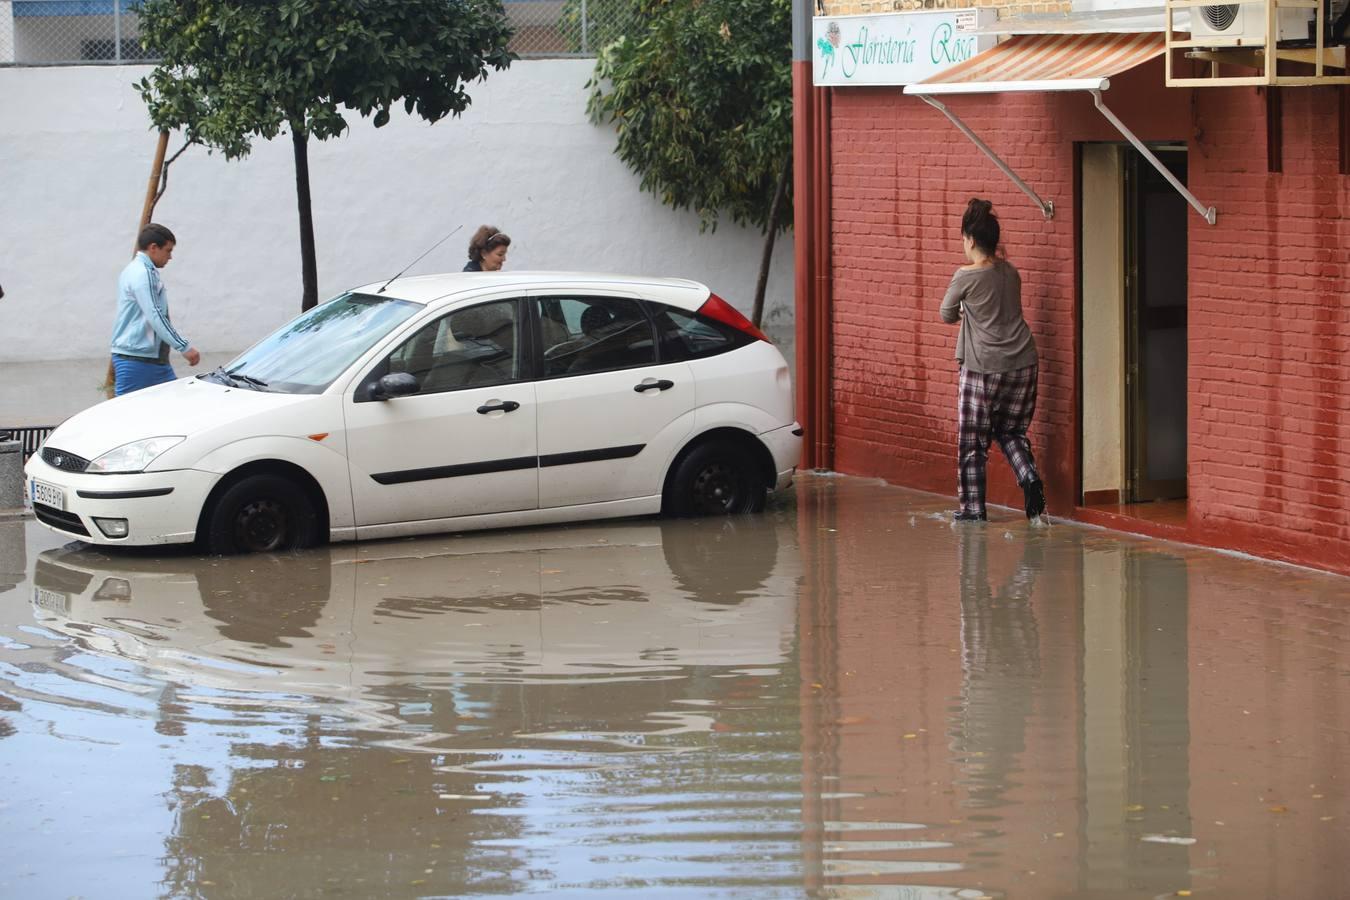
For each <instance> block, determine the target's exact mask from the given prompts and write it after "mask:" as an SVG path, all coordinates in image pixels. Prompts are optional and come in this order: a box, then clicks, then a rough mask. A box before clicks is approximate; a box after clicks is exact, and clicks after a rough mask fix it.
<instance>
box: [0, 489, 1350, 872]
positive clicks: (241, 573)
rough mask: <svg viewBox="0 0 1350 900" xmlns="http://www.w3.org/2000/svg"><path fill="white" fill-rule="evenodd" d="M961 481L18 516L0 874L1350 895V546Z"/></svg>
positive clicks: (3, 572)
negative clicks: (1306, 561) (109, 526)
mask: <svg viewBox="0 0 1350 900" xmlns="http://www.w3.org/2000/svg"><path fill="white" fill-rule="evenodd" d="M948 508H949V503H948V502H947V501H946V500H945V499H944V498H941V497H935V496H933V495H931V494H921V493H916V492H912V491H906V490H903V489H899V488H894V487H888V486H885V485H882V484H880V483H878V482H874V481H869V480H863V479H853V478H839V477H805V478H802V479H801V480H800V481H799V484H798V486H797V488H796V490H795V492H793V493H790V494H789V495H788V496H786V497H784V498H780V499H777V500H776V501H775V502H774V503H772V504H771V506H770V510H769V511H768V512H767V513H766V514H764V515H762V516H755V517H748V518H742V519H736V520H733V521H711V520H704V521H684V522H666V521H660V520H633V521H623V522H608V523H599V524H593V525H585V526H575V527H566V528H540V529H528V530H518V531H513V532H497V533H490V534H484V533H480V534H473V535H466V536H444V537H434V538H421V539H416V540H405V541H390V542H379V543H371V544H360V545H351V544H346V545H336V546H333V547H329V548H324V549H321V550H316V551H309V552H305V553H300V554H296V555H289V556H278V557H246V558H236V559H228V560H223V559H212V558H203V557H197V556H191V555H173V556H167V557H166V556H154V555H147V554H127V553H121V554H109V553H106V552H102V551H95V550H92V549H87V548H83V547H82V546H81V545H78V544H69V545H66V544H64V543H63V542H62V541H61V540H60V539H59V538H57V537H55V536H54V535H52V534H51V533H50V532H47V531H45V529H42V528H41V527H40V526H37V525H36V524H34V523H33V522H31V521H28V522H5V523H0V834H3V835H4V841H3V842H0V896H3V897H24V898H45V897H72V896H83V897H138V898H139V897H151V896H163V897H202V898H216V897H221V898H224V897H230V898H237V897H279V896H287V897H431V896H435V897H463V896H472V895H482V894H505V895H511V894H527V893H540V894H545V895H553V896H583V897H584V896H591V895H599V894H606V895H611V896H628V895H631V894H634V893H636V892H637V891H639V890H640V891H641V892H642V895H643V896H644V897H700V898H701V897H732V896H735V897H754V898H759V897H824V898H834V897H838V898H858V897H885V898H892V897H904V898H944V897H945V898H979V897H992V898H1062V897H1093V898H1097V897H1100V898H1124V897H1170V896H1194V897H1204V896H1213V897H1279V898H1304V897H1343V896H1346V895H1347V887H1346V885H1347V884H1350V853H1347V848H1350V790H1348V788H1350V785H1348V784H1347V782H1348V781H1350V640H1347V639H1348V638H1350V580H1347V579H1344V578H1337V577H1334V576H1330V575H1324V574H1320V573H1315V572H1311V571H1307V570H1302V569H1297V568H1291V567H1286V566H1280V565H1275V564H1270V563H1265V562H1261V561H1256V560H1249V559H1243V558H1237V557H1233V556H1225V555H1221V554H1218V553H1214V552H1211V551H1208V550H1201V549H1195V548H1188V547H1182V546H1177V545H1171V544H1166V543H1161V542H1156V541H1144V540H1137V539H1133V538H1129V537H1125V536H1121V535H1118V534H1115V533H1112V532H1106V531H1098V530H1093V529H1089V528H1084V527H1080V526H1074V525H1068V524H1057V525H1055V526H1053V527H1051V528H1048V529H1033V528H1029V527H1028V525H1027V524H1026V523H1025V522H1024V521H1020V520H1018V519H1016V518H1014V517H1013V516H1012V514H1011V513H1007V512H1005V513H1004V514H1003V515H1002V516H1000V515H999V514H998V513H997V512H996V513H995V516H996V521H993V522H990V523H989V524H988V525H983V526H982V525H963V526H959V527H955V528H953V527H952V526H951V525H950V524H948V523H947V522H946V521H945V512H946V510H947V509H948Z"/></svg>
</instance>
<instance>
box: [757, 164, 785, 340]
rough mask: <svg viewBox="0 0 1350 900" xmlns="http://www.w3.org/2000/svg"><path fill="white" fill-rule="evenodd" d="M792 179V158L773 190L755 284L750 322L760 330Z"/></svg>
mask: <svg viewBox="0 0 1350 900" xmlns="http://www.w3.org/2000/svg"><path fill="white" fill-rule="evenodd" d="M791 177H792V160H791V157H789V158H788V159H785V160H784V161H783V167H782V168H781V169H779V170H778V184H777V186H775V187H774V190H773V202H772V203H770V204H769V224H768V234H767V235H765V237H764V255H763V256H762V257H760V260H759V280H758V281H757V282H755V305H754V308H753V311H752V312H751V314H750V321H751V322H753V323H754V324H755V327H756V328H759V327H760V326H761V324H762V320H763V318H764V291H765V290H766V289H767V288H768V286H769V264H770V263H771V262H772V261H773V244H774V239H775V238H777V237H778V221H779V219H781V218H782V209H783V199H784V198H785V197H786V196H787V184H788V179H789V178H791Z"/></svg>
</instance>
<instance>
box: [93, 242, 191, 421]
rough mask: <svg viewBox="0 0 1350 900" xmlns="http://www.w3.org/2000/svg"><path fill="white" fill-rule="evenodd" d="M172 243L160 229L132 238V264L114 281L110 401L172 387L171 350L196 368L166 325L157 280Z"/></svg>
mask: <svg viewBox="0 0 1350 900" xmlns="http://www.w3.org/2000/svg"><path fill="white" fill-rule="evenodd" d="M176 243H177V239H176V238H174V236H173V232H172V231H170V230H169V229H167V228H165V227H164V226H163V225H156V224H154V223H153V222H152V223H150V224H149V225H146V226H145V227H144V228H142V229H141V233H140V235H138V236H137V238H136V248H137V253H136V257H135V259H133V260H132V261H131V262H129V263H127V267H126V268H125V269H123V270H122V274H121V275H120V276H119V277H118V279H117V319H116V321H115V322H114V323H113V337H112V357H113V373H114V375H115V377H116V381H115V387H114V394H115V395H116V396H119V397H120V396H121V395H122V394H129V393H131V392H132V391H138V390H140V389H141V388H147V387H150V386H151V385H156V384H163V383H164V382H166V381H173V380H174V379H175V378H176V377H177V376H176V375H175V374H174V371H173V366H171V365H169V348H171V347H172V348H173V349H174V350H177V351H178V352H179V353H181V354H183V358H184V359H186V360H187V361H188V365H190V366H195V365H197V363H199V362H201V354H200V353H198V352H197V350H196V348H194V347H192V346H191V345H190V344H189V343H188V341H187V339H186V338H184V337H183V336H182V335H181V334H179V333H178V332H177V331H176V330H174V327H173V325H172V324H171V323H170V322H169V296H168V293H167V292H166V291H165V290H164V283H163V282H162V281H160V278H159V270H160V269H162V268H164V267H165V266H167V265H168V264H169V260H170V259H172V258H173V248H174V245H175V244H176Z"/></svg>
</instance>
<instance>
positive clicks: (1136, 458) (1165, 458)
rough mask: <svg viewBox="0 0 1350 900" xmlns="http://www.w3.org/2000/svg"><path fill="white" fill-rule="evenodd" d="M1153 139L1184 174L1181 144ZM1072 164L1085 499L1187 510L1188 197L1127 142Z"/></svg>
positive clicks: (1083, 150) (1100, 147)
mask: <svg viewBox="0 0 1350 900" xmlns="http://www.w3.org/2000/svg"><path fill="white" fill-rule="evenodd" d="M1150 149H1151V150H1152V151H1153V152H1154V154H1155V155H1156V156H1157V157H1158V158H1159V159H1160V160H1161V161H1162V163H1163V164H1164V165H1165V166H1167V168H1168V169H1169V171H1171V172H1172V174H1173V175H1175V176H1176V177H1177V179H1178V180H1179V181H1181V182H1182V183H1183V184H1185V182H1186V149H1185V147H1184V146H1181V145H1170V144H1163V145H1151V146H1150ZM1079 163H1080V165H1079V173H1080V179H1079V182H1080V190H1079V192H1078V200H1079V208H1080V216H1079V228H1080V234H1079V247H1080V273H1081V282H1080V284H1081V289H1080V292H1079V303H1080V309H1079V312H1080V316H1079V322H1080V324H1081V329H1082V330H1081V334H1080V347H1081V351H1080V352H1081V360H1082V366H1081V368H1080V372H1081V378H1082V381H1081V385H1080V397H1081V407H1080V410H1079V424H1080V434H1079V440H1080V457H1079V458H1080V459H1081V460H1082V483H1081V486H1080V489H1081V497H1082V502H1083V504H1084V505H1086V506H1102V505H1113V506H1115V505H1119V506H1123V507H1129V508H1127V509H1123V510H1122V511H1123V512H1127V513H1130V514H1135V515H1146V516H1149V517H1154V515H1155V514H1156V515H1164V516H1167V515H1171V514H1173V513H1178V514H1179V516H1180V517H1181V518H1183V519H1184V516H1185V498H1186V435H1187V428H1188V412H1187V394H1188V381H1187V359H1186V294H1187V284H1186V277H1187V245H1186V237H1187V228H1188V225H1189V215H1190V208H1189V206H1188V205H1187V203H1186V200H1185V198H1183V197H1182V196H1181V195H1180V194H1179V193H1177V191H1176V190H1175V189H1174V188H1173V187H1172V186H1171V185H1170V184H1168V183H1167V181H1166V179H1164V178H1163V176H1162V175H1161V174H1160V173H1159V172H1158V171H1157V170H1156V169H1154V168H1153V166H1152V165H1151V164H1150V163H1149V161H1148V160H1147V159H1145V158H1144V157H1143V156H1142V155H1141V154H1139V152H1138V151H1136V150H1135V149H1134V148H1133V147H1131V146H1129V145H1128V144H1082V145H1080V146H1079ZM1156 501H1174V502H1173V503H1169V504H1166V508H1164V507H1161V506H1158V505H1156ZM1143 504H1150V506H1149V507H1148V508H1146V507H1144V506H1142V505H1143ZM1132 505H1133V506H1132ZM1172 507H1175V509H1173V508H1172Z"/></svg>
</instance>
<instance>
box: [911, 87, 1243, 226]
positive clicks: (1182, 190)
mask: <svg viewBox="0 0 1350 900" xmlns="http://www.w3.org/2000/svg"><path fill="white" fill-rule="evenodd" d="M1088 93H1090V94H1092V102H1093V103H1095V104H1097V109H1098V110H1099V111H1100V112H1101V114H1102V115H1104V116H1106V120H1107V121H1108V122H1110V123H1111V124H1112V125H1114V126H1115V127H1116V131H1119V132H1120V133H1121V134H1123V135H1124V136H1125V139H1126V140H1127V141H1129V142H1130V143H1131V144H1132V145H1134V149H1136V150H1138V151H1139V154H1140V155H1141V156H1143V157H1144V159H1146V160H1148V161H1149V164H1150V165H1152V166H1153V168H1155V169H1157V170H1158V174H1159V175H1161V176H1162V177H1163V178H1166V179H1167V183H1168V184H1170V185H1172V187H1174V188H1176V189H1177V193H1179V194H1181V196H1183V197H1185V198H1186V202H1187V203H1189V204H1190V205H1191V206H1193V207H1194V208H1195V211H1196V212H1198V213H1199V214H1200V215H1201V216H1203V217H1204V220H1205V221H1206V222H1208V223H1209V224H1211V225H1213V224H1214V221H1215V219H1216V218H1217V217H1218V212H1217V210H1215V209H1214V207H1212V206H1205V204H1203V203H1201V202H1200V201H1199V200H1197V199H1196V198H1195V195H1194V194H1192V193H1191V192H1190V191H1188V190H1186V185H1184V184H1182V183H1181V182H1180V181H1178V180H1177V177H1176V176H1175V175H1173V174H1172V173H1171V171H1170V170H1168V168H1167V166H1165V165H1163V164H1162V160H1160V159H1158V157H1156V156H1154V155H1153V151H1152V150H1149V149H1148V146H1147V145H1146V144H1145V143H1144V142H1143V141H1141V140H1139V138H1137V137H1135V135H1134V132H1133V131H1130V129H1128V128H1126V127H1125V123H1124V122H1122V121H1120V119H1118V118H1116V114H1115V113H1113V112H1111V110H1110V109H1109V108H1107V106H1106V104H1105V103H1103V102H1102V92H1101V91H1089V92H1088ZM924 99H927V98H926V97H925V98H924Z"/></svg>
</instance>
